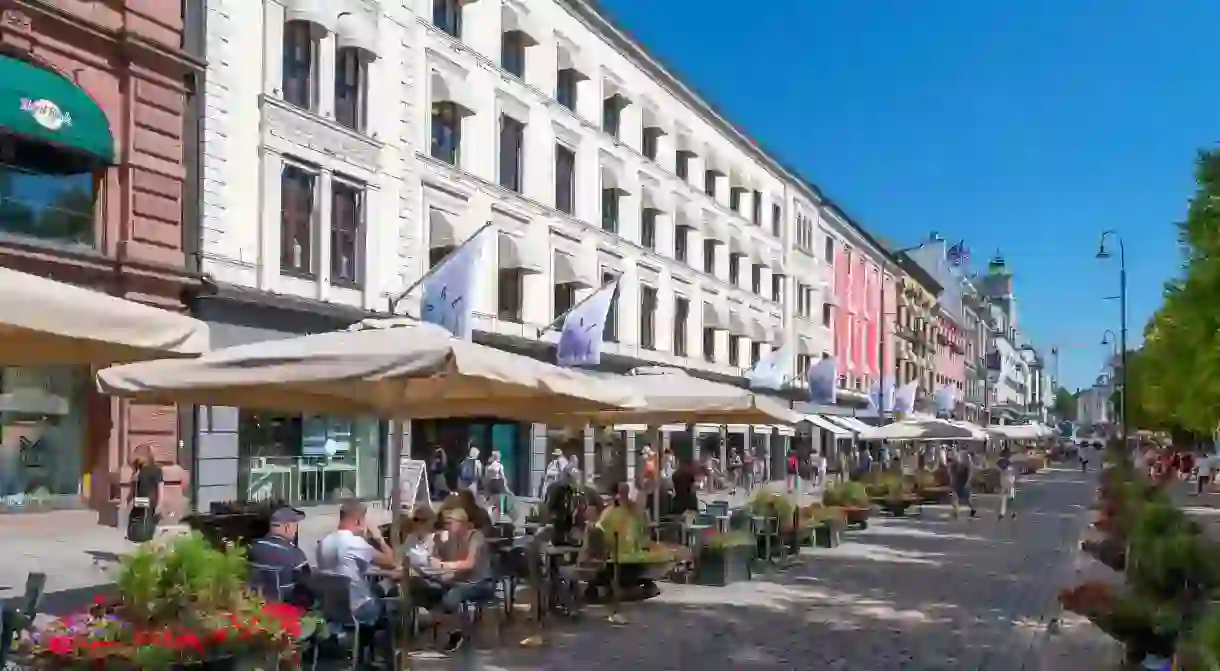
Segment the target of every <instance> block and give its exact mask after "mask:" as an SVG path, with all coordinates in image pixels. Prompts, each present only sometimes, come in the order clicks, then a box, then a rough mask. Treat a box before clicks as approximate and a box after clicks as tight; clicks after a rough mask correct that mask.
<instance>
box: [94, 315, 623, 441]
mask: <svg viewBox="0 0 1220 671" xmlns="http://www.w3.org/2000/svg"><path fill="white" fill-rule="evenodd" d="M366 326H369V325H366ZM376 326H377V327H376V328H364V329H363V330H349V331H336V332H332V333H322V334H318V335H311V336H302V337H299V338H290V339H287V340H271V341H264V342H258V343H252V344H248V345H240V346H237V347H228V348H224V349H219V350H213V351H211V352H208V353H207V354H204V355H203V356H201V357H199V358H197V359H162V360H158V361H145V362H141V363H132V364H126V365H121V366H113V367H110V368H106V369H104V370H102V371H100V372H99V373H98V375H97V379H98V386H99V387H100V389H101V391H102V392H103V393H106V394H111V395H114V396H122V397H125V398H133V399H137V400H142V401H151V402H166V403H189V404H194V405H222V406H234V407H243V408H259V409H264V410H281V411H289V412H301V413H316V414H331V415H346V416H357V415H375V416H378V417H383V418H387V419H401V418H416V419H428V418H438V417H469V416H495V417H503V418H506V419H518V420H525V421H548V420H551V419H554V418H556V417H562V416H564V415H566V414H568V413H575V412H596V411H601V410H606V409H616V410H621V409H624V408H635V407H639V406H640V405H641V404H642V402H643V401H642V399H641V398H640V396H639V395H638V394H636V393H635V392H634V391H633V390H632V389H631V388H630V387H629V386H628V385H625V384H618V383H615V382H614V381H613V380H594V379H592V378H590V377H589V376H588V375H586V374H585V373H583V372H581V371H579V370H572V369H568V368H560V367H558V366H553V365H551V364H548V363H545V362H543V361H538V360H536V359H531V358H528V357H524V356H520V355H517V354H513V353H511V352H505V351H502V350H498V349H493V348H491V347H485V346H483V345H478V344H475V343H473V342H469V341H466V340H459V339H457V338H454V337H452V336H451V335H450V333H449V332H448V331H446V330H445V329H443V328H440V327H438V326H434V325H432V324H426V323H422V322H416V321H409V320H394V321H393V322H385V323H380V324H376Z"/></svg>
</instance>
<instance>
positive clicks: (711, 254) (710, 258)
mask: <svg viewBox="0 0 1220 671" xmlns="http://www.w3.org/2000/svg"><path fill="white" fill-rule="evenodd" d="M703 272H705V273H707V274H708V275H715V274H716V241H715V240H704V241H703Z"/></svg>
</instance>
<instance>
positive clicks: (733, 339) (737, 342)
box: [729, 334, 741, 366]
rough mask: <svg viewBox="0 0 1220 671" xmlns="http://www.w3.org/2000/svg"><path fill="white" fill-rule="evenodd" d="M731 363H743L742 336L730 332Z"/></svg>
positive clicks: (736, 364) (734, 364)
mask: <svg viewBox="0 0 1220 671" xmlns="http://www.w3.org/2000/svg"><path fill="white" fill-rule="evenodd" d="M729 365H730V366H740V365H741V337H740V336H735V335H733V334H729Z"/></svg>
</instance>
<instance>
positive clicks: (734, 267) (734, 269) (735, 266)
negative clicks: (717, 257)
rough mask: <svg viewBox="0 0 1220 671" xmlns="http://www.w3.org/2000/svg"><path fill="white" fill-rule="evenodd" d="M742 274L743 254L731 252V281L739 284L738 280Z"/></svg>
mask: <svg viewBox="0 0 1220 671" xmlns="http://www.w3.org/2000/svg"><path fill="white" fill-rule="evenodd" d="M740 275H741V256H740V255H738V254H729V282H731V283H733V284H737V280H738V279H739V277H740Z"/></svg>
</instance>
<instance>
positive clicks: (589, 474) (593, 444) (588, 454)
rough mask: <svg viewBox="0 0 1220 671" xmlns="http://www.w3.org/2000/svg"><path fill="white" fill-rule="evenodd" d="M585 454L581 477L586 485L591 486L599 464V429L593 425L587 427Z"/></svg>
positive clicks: (582, 461)
mask: <svg viewBox="0 0 1220 671" xmlns="http://www.w3.org/2000/svg"><path fill="white" fill-rule="evenodd" d="M584 438H585V439H584V455H583V458H582V460H581V467H580V472H581V479H582V482H584V484H585V486H586V487H587V486H590V485H592V484H593V482H594V477H593V476H594V474H593V470H594V468H596V466H597V456H596V454H595V452H596V450H597V429H595V428H593V427H592V426H586V427H585V434H584Z"/></svg>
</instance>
